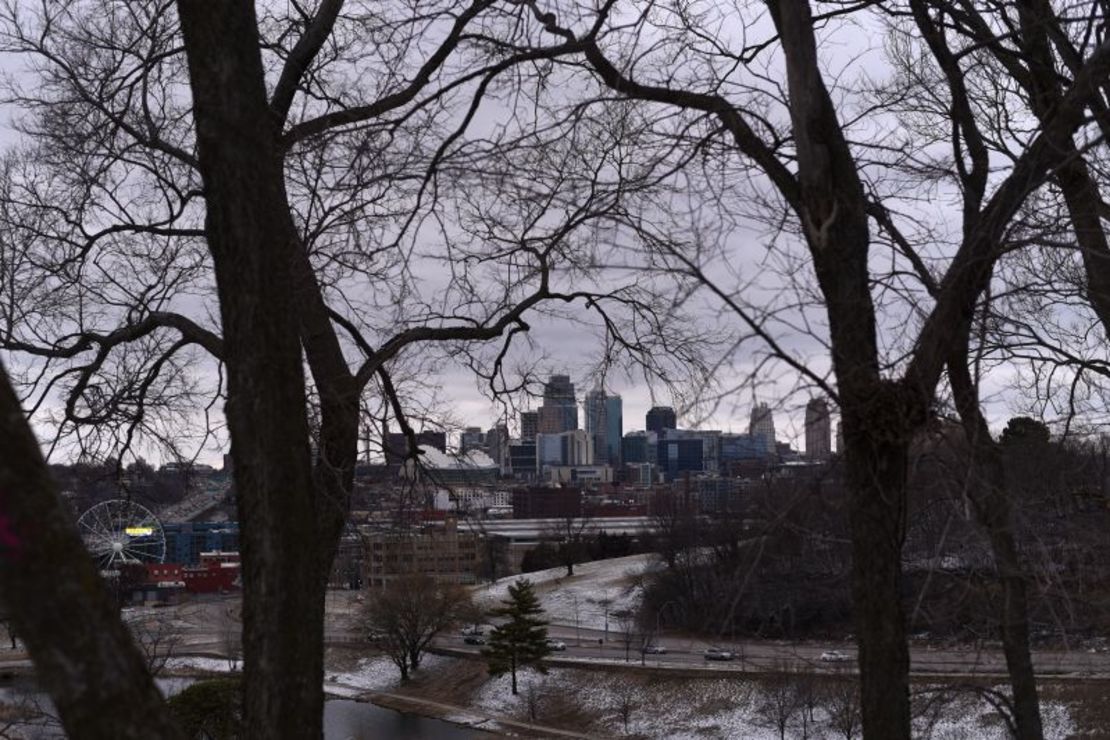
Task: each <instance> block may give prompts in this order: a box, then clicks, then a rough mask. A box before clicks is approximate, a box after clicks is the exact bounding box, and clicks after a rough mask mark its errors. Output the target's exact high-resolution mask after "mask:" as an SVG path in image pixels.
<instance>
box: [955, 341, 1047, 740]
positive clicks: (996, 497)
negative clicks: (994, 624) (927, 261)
mask: <svg viewBox="0 0 1110 740" xmlns="http://www.w3.org/2000/svg"><path fill="white" fill-rule="evenodd" d="M968 338H969V332H968V331H967V330H966V328H965V330H964V331H963V332H962V334H961V340H962V341H961V344H962V347H960V348H959V349H958V350H957V351H954V352H953V353H952V358H951V360H950V361H949V363H948V377H949V381H950V383H951V385H952V393H953V396H954V397H955V400H956V406H957V408H958V410H959V413H960V418H961V419H962V421H963V427H964V433H965V434H966V436H967V438H968V441H969V443H970V445H971V453H972V455H971V461H970V464H971V466H972V473H973V475H972V476H971V479H970V487H969V491H968V494H969V497H970V499H971V503H972V509H973V511H974V512H975V518H976V520H977V521H978V523H979V526H980V527H982V528H983V530H984V531H985V532H986V534H987V538H988V541H989V542H990V546H991V553H992V555H993V556H994V565H995V568H996V569H997V571H998V579H999V582H1000V583H1001V585H1002V603H1001V604H999V605H998V610H999V617H998V619H999V628H1000V632H1001V633H1002V650H1003V653H1004V654H1005V656H1006V668H1007V670H1008V672H1009V676H1010V690H1011V691H1012V692H1013V706H1014V726H1015V728H1016V730H1017V738H1018V740H1043V738H1044V728H1043V725H1042V722H1041V709H1040V700H1039V698H1038V696H1037V678H1036V674H1035V673H1034V672H1033V659H1032V655H1031V654H1030V652H1029V601H1028V596H1027V594H1026V580H1027V579H1026V575H1025V568H1024V566H1023V565H1022V562H1021V556H1020V554H1019V552H1018V547H1017V542H1016V539H1015V537H1014V531H1013V513H1012V506H1011V503H1010V497H1009V495H1008V493H1007V487H1006V471H1005V468H1004V466H1003V464H1002V456H1001V454H1000V451H999V449H998V445H997V443H995V441H994V439H993V438H992V437H991V436H990V430H989V429H988V427H987V422H986V419H984V418H983V414H982V411H981V409H980V407H979V399H978V393H977V391H976V388H975V385H974V384H973V383H972V380H971V373H970V372H969V371H968V365H967V363H968Z"/></svg>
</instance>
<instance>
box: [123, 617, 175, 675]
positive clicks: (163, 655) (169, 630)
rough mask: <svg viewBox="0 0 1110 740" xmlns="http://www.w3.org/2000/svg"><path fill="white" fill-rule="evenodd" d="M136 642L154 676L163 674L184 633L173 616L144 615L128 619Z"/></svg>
mask: <svg viewBox="0 0 1110 740" xmlns="http://www.w3.org/2000/svg"><path fill="white" fill-rule="evenodd" d="M127 626H128V627H129V628H130V629H131V635H132V637H133V638H134V639H135V644H136V645H137V646H138V647H139V650H140V651H141V652H142V654H143V658H144V659H145V660H146V668H147V671H148V672H149V673H150V675H152V676H158V675H161V674H162V672H163V671H165V669H166V664H167V663H169V662H170V661H171V660H172V659H173V658H174V657H175V656H176V654H177V652H178V649H179V648H180V647H181V642H182V634H181V629H180V627H179V626H178V625H177V624H175V621H174V619H173V617H169V616H163V615H157V614H156V615H143V616H140V617H138V618H135V619H131V620H129V621H128V623H127Z"/></svg>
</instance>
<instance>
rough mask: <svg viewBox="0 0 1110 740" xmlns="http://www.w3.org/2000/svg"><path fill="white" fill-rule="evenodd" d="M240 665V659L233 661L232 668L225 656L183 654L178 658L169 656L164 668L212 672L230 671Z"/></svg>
mask: <svg viewBox="0 0 1110 740" xmlns="http://www.w3.org/2000/svg"><path fill="white" fill-rule="evenodd" d="M242 667H243V666H242V662H241V661H235V667H234V668H233V667H232V666H231V664H230V663H229V662H228V660H227V658H205V657H202V656H199V655H183V656H181V657H178V658H170V659H169V660H167V661H166V668H167V669H168V670H185V669H191V670H196V671H210V672H212V673H231V672H232V671H235V670H238V669H240V668H242Z"/></svg>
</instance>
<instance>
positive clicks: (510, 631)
mask: <svg viewBox="0 0 1110 740" xmlns="http://www.w3.org/2000/svg"><path fill="white" fill-rule="evenodd" d="M501 603H502V604H504V606H502V607H500V608H498V609H494V610H493V611H492V612H491V614H492V615H493V616H495V617H505V618H507V619H508V621H507V622H505V623H504V624H502V625H500V626H499V627H497V628H496V629H494V630H493V632H491V633H490V638H489V647H487V648H486V649H485V650H483V651H482V655H483V656H485V658H486V662H487V663H488V664H489V673H490V675H491V676H503V675H505V674H506V673H509V674H511V675H512V677H513V694H516V693H517V687H516V672H517V669H518V668H522V667H524V666H527V665H534V666H536V668H537V669H538V670H539V671H540V673H546V672H547V669H546V668H545V667H544V665H543V664H542V663H541V662H540V660H541V659H542V658H544V657H546V656H547V655H549V654H550V653H551V649H550V648H549V647H548V646H547V621H546V620H544V619H543V618H542V615H543V607H541V606H540V601H539V599H538V598H537V597H536V594H535V592H534V591H533V590H532V582H531V581H529V580H528V579H526V578H519V579H517V581H516V583H514V584H513V585H511V586H509V598H507V599H504V600H503V601H502V602H501Z"/></svg>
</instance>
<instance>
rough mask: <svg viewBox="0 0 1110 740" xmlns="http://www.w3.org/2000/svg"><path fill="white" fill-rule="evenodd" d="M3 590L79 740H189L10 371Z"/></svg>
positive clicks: (0, 468)
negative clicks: (73, 513)
mask: <svg viewBox="0 0 1110 740" xmlns="http://www.w3.org/2000/svg"><path fill="white" fill-rule="evenodd" d="M0 450H3V464H0V592H2V593H3V595H4V601H5V603H7V604H8V605H9V608H10V611H11V618H12V621H13V622H14V624H15V631H16V632H17V633H18V634H19V635H20V636H21V637H22V638H23V641H24V643H26V645H27V647H28V648H29V649H30V652H31V657H32V658H33V659H34V662H35V670H36V674H37V676H38V680H39V682H40V683H41V685H42V687H43V688H44V689H45V690H46V691H47V692H49V694H50V697H51V699H52V700H53V702H54V704H55V706H56V707H57V709H58V713H59V714H60V716H61V719H62V723H63V724H64V726H65V728H66V732H67V734H68V735H69V737H71V738H95V739H97V740H99V739H100V738H103V739H104V740H116V739H119V738H135V739H136V740H138V739H139V738H144V739H145V738H151V737H158V738H183V737H184V735H183V734H182V733H181V731H180V729H178V727H177V726H176V725H175V724H174V723H173V722H172V720H171V719H170V717H169V713H168V712H167V711H166V708H165V703H164V701H163V700H162V695H161V693H159V691H158V689H157V687H156V686H155V685H154V681H153V680H152V679H151V676H150V674H149V673H148V672H147V670H146V665H145V663H144V661H143V657H142V655H141V654H140V653H139V650H138V649H137V648H136V647H135V644H134V642H133V641H132V639H131V635H130V633H129V632H128V630H127V628H126V627H125V626H124V625H123V623H122V622H121V621H120V618H119V611H118V608H117V605H116V604H115V603H114V601H113V599H112V597H111V595H110V594H109V593H108V589H107V586H106V585H105V582H104V579H103V578H102V577H101V576H100V574H99V573H98V572H97V570H96V567H95V565H94V563H93V560H92V558H90V557H89V553H88V551H87V550H86V549H85V546H84V544H83V543H82V542H81V538H80V536H79V535H78V533H77V530H76V529H75V528H74V527H73V525H72V524H71V523H70V518H69V516H68V515H67V514H66V512H65V510H64V508H63V504H62V501H61V499H60V498H59V496H58V494H57V491H56V490H55V488H54V483H53V481H52V480H51V478H50V473H49V471H48V469H47V467H46V463H45V461H44V460H43V458H42V453H41V451H40V450H39V443H38V440H37V439H35V436H34V434H33V432H32V431H31V428H30V426H29V425H28V423H27V420H26V417H25V416H24V414H23V409H22V408H21V407H20V405H19V401H18V400H17V399H16V396H15V393H14V392H13V391H12V387H11V384H10V383H9V381H8V376H7V374H6V373H5V372H4V371H3V369H2V368H0Z"/></svg>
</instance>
